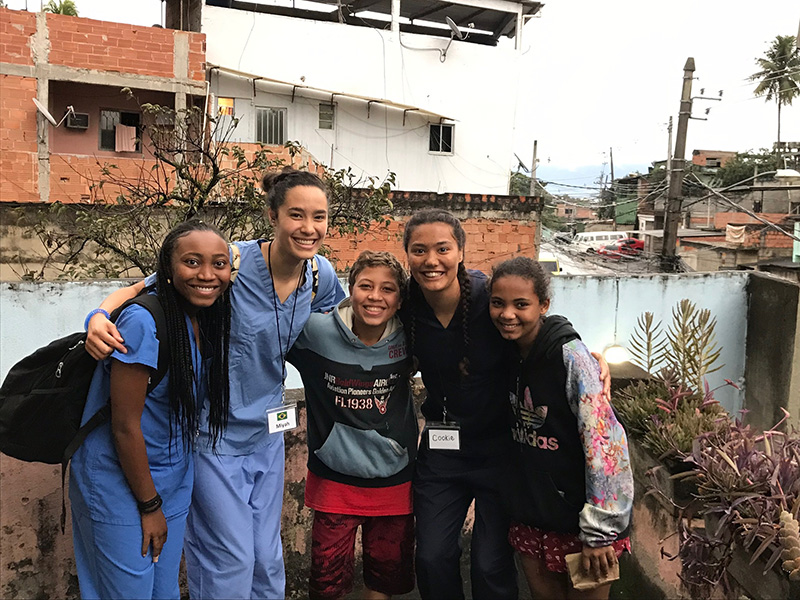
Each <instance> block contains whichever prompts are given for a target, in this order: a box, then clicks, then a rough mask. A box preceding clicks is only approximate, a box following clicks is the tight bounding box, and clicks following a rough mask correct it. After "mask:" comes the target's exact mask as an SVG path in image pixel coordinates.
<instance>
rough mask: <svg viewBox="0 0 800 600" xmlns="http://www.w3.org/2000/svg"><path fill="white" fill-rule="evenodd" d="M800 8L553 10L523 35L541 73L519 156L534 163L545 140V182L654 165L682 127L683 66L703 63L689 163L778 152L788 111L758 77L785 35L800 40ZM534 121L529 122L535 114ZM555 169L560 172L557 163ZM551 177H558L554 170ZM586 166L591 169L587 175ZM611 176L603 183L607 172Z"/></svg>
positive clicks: (793, 111) (792, 118)
mask: <svg viewBox="0 0 800 600" xmlns="http://www.w3.org/2000/svg"><path fill="white" fill-rule="evenodd" d="M798 24H800V1H798V0H761V2H757V3H756V2H751V1H745V0H702V1H697V0H672V1H671V2H643V1H642V0H606V1H604V2H603V1H596V0H552V1H548V0H545V6H544V8H543V9H542V12H541V17H540V18H537V19H533V20H532V21H531V22H530V23H529V24H528V26H527V27H526V28H525V31H524V33H523V35H524V36H525V37H524V41H523V48H524V51H525V52H526V54H525V59H526V60H525V62H526V63H527V64H528V65H529V66H528V68H529V69H530V71H531V72H532V73H534V78H533V80H532V81H530V82H528V85H527V86H526V87H527V89H525V90H523V91H522V94H521V100H520V104H519V106H518V109H517V115H518V117H517V126H518V129H517V135H516V140H517V142H516V148H517V153H518V154H519V155H520V157H524V161H525V162H526V164H529V163H530V159H531V154H532V142H533V139H538V140H539V158H540V171H539V175H540V176H547V173H548V172H549V171H553V172H558V173H559V176H560V177H561V178H562V180H563V179H564V178H566V177H568V176H569V173H567V172H566V171H567V170H574V171H575V179H576V180H580V179H584V181H585V178H582V177H581V173H582V172H585V171H586V167H587V166H594V165H600V164H602V163H603V162H605V161H607V160H608V153H609V148H613V156H614V163H615V166H616V167H617V168H616V169H615V175H616V176H617V177H618V176H619V175H620V174H623V175H624V174H625V173H624V172H623V173H621V172H620V167H623V166H641V167H643V168H646V166H647V165H648V164H649V163H650V162H652V161H654V160H663V159H665V158H666V154H667V126H666V123H667V121H668V120H669V116H670V115H673V117H674V120H675V126H676V128H677V116H678V109H679V104H680V95H681V84H682V78H683V66H684V64H685V63H686V59H687V58H688V57H690V56H691V57H694V59H695V66H696V71H695V77H696V78H697V79H696V80H695V81H694V82H693V88H692V95H694V96H699V95H700V90H701V88H705V95H706V96H717V94H718V92H719V90H720V89H722V90H724V94H723V100H722V101H721V102H714V101H703V100H696V101H695V102H694V107H693V115H694V116H698V117H706V115H705V114H704V113H705V109H706V108H709V107H710V108H711V112H710V114H709V115H708V121H697V120H690V121H689V130H688V139H687V144H686V150H687V157H689V156H691V151H692V149H708V150H734V151H745V150H748V149H756V150H757V149H759V148H763V147H771V146H772V143H773V142H774V141H775V138H776V134H777V107H776V105H775V103H774V102H771V103H769V104H767V103H766V102H765V101H764V99H763V98H754V97H753V94H752V90H753V88H754V87H755V86H754V84H752V83H750V82H748V81H747V77H748V76H749V75H751V74H752V73H754V72H755V71H757V70H758V68H757V66H756V64H755V58H756V57H757V56H761V55H762V54H763V52H764V51H765V50H767V48H768V47H769V45H770V42H771V41H772V40H773V39H774V38H775V36H777V35H797V31H798ZM526 113H527V114H526ZM781 139H782V140H784V141H788V140H791V141H800V98H798V99H797V100H796V101H795V103H794V105H793V106H790V107H784V109H783V119H782V128H781ZM548 161H549V162H548ZM548 167H550V169H548ZM582 167H583V168H582ZM597 174H599V173H597Z"/></svg>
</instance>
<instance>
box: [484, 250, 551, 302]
mask: <svg viewBox="0 0 800 600" xmlns="http://www.w3.org/2000/svg"><path fill="white" fill-rule="evenodd" d="M512 275H516V276H517V277H522V278H523V279H527V280H528V281H530V282H531V283H532V284H533V292H534V293H535V294H536V297H537V298H538V299H539V304H544V303H545V302H547V301H548V300H550V299H551V297H552V293H551V291H550V273H548V272H547V270H546V269H545V268H544V267H542V265H541V263H540V262H539V261H537V260H533V259H532V258H528V257H527V256H516V257H514V258H510V259H508V260H504V261H503V262H501V263H500V264H498V265H495V266H494V268H493V269H492V278H491V279H490V280H489V282H488V283H487V284H486V285H487V288H488V289H489V293H491V292H492V284H493V283H494V282H495V281H497V280H498V279H500V278H501V277H510V276H512Z"/></svg>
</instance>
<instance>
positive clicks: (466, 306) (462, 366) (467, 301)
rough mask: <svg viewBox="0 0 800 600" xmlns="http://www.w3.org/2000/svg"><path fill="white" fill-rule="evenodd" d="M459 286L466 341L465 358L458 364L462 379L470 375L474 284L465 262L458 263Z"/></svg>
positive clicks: (462, 324)
mask: <svg viewBox="0 0 800 600" xmlns="http://www.w3.org/2000/svg"><path fill="white" fill-rule="evenodd" d="M458 285H459V287H460V288H461V300H460V308H461V333H462V336H463V341H464V357H463V358H462V359H461V361H460V362H459V363H458V370H459V371H460V372H461V376H462V377H467V375H469V346H470V337H469V316H470V315H469V313H470V306H471V304H472V302H471V296H472V282H471V281H470V278H469V273H467V268H466V267H465V266H464V263H463V262H460V263H458Z"/></svg>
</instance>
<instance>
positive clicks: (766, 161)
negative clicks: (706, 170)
mask: <svg viewBox="0 0 800 600" xmlns="http://www.w3.org/2000/svg"><path fill="white" fill-rule="evenodd" d="M779 168H780V161H779V159H778V157H777V156H776V155H775V153H773V152H769V151H767V150H762V151H761V152H760V153H739V154H737V155H736V156H735V157H734V158H732V159H731V160H729V161H728V162H727V163H725V166H724V167H720V169H719V170H718V171H717V177H719V178H720V180H721V185H722V187H730V186H732V185H735V184H737V183H739V182H740V181H744V180H746V179H750V178H751V177H753V175H755V174H756V172H758V173H766V172H767V171H775V170H777V169H779Z"/></svg>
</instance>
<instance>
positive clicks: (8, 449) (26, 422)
mask: <svg viewBox="0 0 800 600" xmlns="http://www.w3.org/2000/svg"><path fill="white" fill-rule="evenodd" d="M131 304H138V305H139V306H142V307H144V308H146V309H147V310H148V311H149V312H150V314H151V315H153V320H154V321H155V322H156V337H157V338H158V341H159V344H158V369H157V370H156V373H155V374H154V375H153V376H152V377H151V378H150V382H149V383H148V386H147V392H148V393H150V392H151V391H152V390H153V389H154V388H155V387H156V386H157V385H158V384H159V383H160V382H161V380H162V379H163V378H164V375H165V374H166V373H167V370H168V369H169V341H168V338H167V323H166V318H165V317H164V309H163V308H162V307H161V303H160V302H159V301H158V297H157V296H154V295H152V294H148V293H147V290H145V292H143V293H142V294H140V295H139V296H137V297H136V298H132V299H131V300H128V301H127V302H125V303H124V304H123V305H122V306H120V307H119V308H117V309H116V310H115V311H114V312H113V313H112V314H111V320H112V321H116V320H117V317H119V314H120V313H121V312H122V310H123V309H124V308H126V307H127V306H130V305H131ZM85 343H86V333H85V332H80V333H73V334H71V335H68V336H66V337H63V338H60V339H57V340H55V341H54V342H51V343H50V344H48V345H47V346H45V347H44V348H39V349H38V350H37V351H36V352H34V353H33V354H31V355H29V356H26V357H25V358H23V359H22V360H21V361H19V362H18V363H17V364H15V365H14V366H13V367H11V370H10V371H9V372H8V375H6V378H5V380H4V381H3V385H2V386H0V452H2V453H3V454H6V455H8V456H11V457H13V458H17V459H19V460H24V461H27V462H43V463H48V464H59V463H61V485H62V492H63V486H64V478H65V475H66V470H67V464H68V463H69V460H70V459H71V458H72V455H73V454H75V451H76V450H77V449H78V448H79V447H80V445H81V444H82V443H83V441H84V440H85V439H86V437H87V436H88V435H89V434H90V433H91V432H92V431H94V430H95V429H96V428H97V427H98V426H100V425H102V424H103V423H106V422H108V421H109V420H110V419H111V405H110V404H106V405H105V406H104V407H103V408H101V409H100V410H99V411H97V413H95V414H94V415H93V416H92V418H91V419H89V420H88V421H87V422H86V424H85V425H84V426H83V427H81V416H82V415H83V409H84V406H85V405H86V397H87V395H88V394H89V385H90V384H91V382H92V377H93V375H94V371H95V367H96V366H97V361H96V360H95V359H94V358H92V356H91V355H90V354H89V353H88V352H87V351H86V348H85ZM65 515H66V513H65V508H64V502H63V498H62V514H61V528H62V531H63V529H64V520H65Z"/></svg>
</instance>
